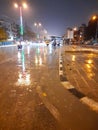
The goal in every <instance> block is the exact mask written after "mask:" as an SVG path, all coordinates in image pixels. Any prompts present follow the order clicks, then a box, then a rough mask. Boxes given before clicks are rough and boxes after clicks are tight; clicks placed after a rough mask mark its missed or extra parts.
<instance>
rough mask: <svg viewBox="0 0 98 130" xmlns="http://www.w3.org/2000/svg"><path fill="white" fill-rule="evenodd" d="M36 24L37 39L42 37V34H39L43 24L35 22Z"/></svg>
mask: <svg viewBox="0 0 98 130" xmlns="http://www.w3.org/2000/svg"><path fill="white" fill-rule="evenodd" d="M34 26H35V27H36V28H37V40H39V39H40V34H39V27H41V26H42V24H41V23H34Z"/></svg>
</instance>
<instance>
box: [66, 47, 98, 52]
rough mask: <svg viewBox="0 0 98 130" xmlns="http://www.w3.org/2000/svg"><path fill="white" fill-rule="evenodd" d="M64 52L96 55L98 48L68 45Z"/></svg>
mask: <svg viewBox="0 0 98 130" xmlns="http://www.w3.org/2000/svg"><path fill="white" fill-rule="evenodd" d="M65 51H66V52H88V53H89V52H94V53H98V47H95V46H76V45H68V46H66V47H65Z"/></svg>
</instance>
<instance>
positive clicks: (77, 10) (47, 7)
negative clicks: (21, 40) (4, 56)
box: [0, 0, 98, 35]
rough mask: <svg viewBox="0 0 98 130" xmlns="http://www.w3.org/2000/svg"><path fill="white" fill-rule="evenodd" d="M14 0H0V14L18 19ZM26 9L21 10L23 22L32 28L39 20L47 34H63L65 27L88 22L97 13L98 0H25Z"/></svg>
mask: <svg viewBox="0 0 98 130" xmlns="http://www.w3.org/2000/svg"><path fill="white" fill-rule="evenodd" d="M13 2H14V0H2V1H0V15H7V16H10V17H12V18H14V19H15V21H18V20H19V12H18V10H17V9H15V8H14V7H13ZM27 3H28V6H29V8H28V10H24V11H23V18H24V21H25V23H27V24H28V25H29V26H31V27H32V28H34V26H33V24H34V22H41V23H42V25H43V28H45V29H46V30H47V31H48V33H49V35H63V34H64V33H65V30H66V28H67V27H75V26H80V25H81V24H82V23H86V24H87V23H88V21H89V19H90V17H91V16H92V15H93V14H95V13H98V0H51V1H50V0H27Z"/></svg>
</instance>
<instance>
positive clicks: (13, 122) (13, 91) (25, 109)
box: [0, 46, 98, 130]
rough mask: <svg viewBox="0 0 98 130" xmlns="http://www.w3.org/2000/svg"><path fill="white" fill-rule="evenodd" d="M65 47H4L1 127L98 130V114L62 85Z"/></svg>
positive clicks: (0, 67)
mask: <svg viewBox="0 0 98 130" xmlns="http://www.w3.org/2000/svg"><path fill="white" fill-rule="evenodd" d="M65 48H66V47H65ZM65 48H64V47H57V48H53V49H52V50H50V48H49V47H46V46H45V47H41V46H31V47H30V48H28V46H27V47H26V48H25V49H24V51H17V48H16V47H11V48H9V49H8V48H2V49H1V50H0V57H1V60H0V129H1V130H33V129H34V130H46V129H47V130H97V129H98V114H97V113H96V112H95V111H93V110H92V109H90V108H89V107H88V106H87V105H85V104H83V103H82V102H80V100H79V99H78V98H77V97H76V96H75V95H73V94H72V93H71V92H69V91H68V90H67V89H66V88H65V87H64V86H63V85H62V81H61V80H60V75H59V63H60V61H59V60H60V59H59V58H60V55H61V54H62V53H63V52H64V50H65ZM29 49H30V50H29ZM63 54H64V53H63ZM67 83H70V82H69V81H68V80H67ZM65 86H67V87H68V86H69V84H67V85H65Z"/></svg>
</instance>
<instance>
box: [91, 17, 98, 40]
mask: <svg viewBox="0 0 98 130" xmlns="http://www.w3.org/2000/svg"><path fill="white" fill-rule="evenodd" d="M92 20H96V32H95V39H96V41H97V34H98V16H97V15H94V16H93V17H92Z"/></svg>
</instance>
